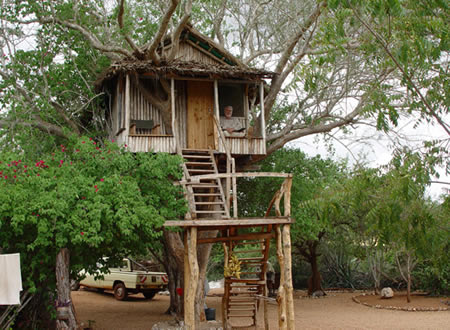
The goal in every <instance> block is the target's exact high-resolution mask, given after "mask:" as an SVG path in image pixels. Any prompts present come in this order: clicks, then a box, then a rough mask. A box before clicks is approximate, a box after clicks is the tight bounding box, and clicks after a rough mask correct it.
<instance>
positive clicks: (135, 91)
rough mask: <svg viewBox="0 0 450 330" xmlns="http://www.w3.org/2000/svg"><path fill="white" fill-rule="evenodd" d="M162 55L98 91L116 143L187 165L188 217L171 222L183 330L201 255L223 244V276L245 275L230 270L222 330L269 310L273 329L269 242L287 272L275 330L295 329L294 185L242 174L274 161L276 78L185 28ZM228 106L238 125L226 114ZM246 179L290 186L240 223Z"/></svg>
mask: <svg viewBox="0 0 450 330" xmlns="http://www.w3.org/2000/svg"><path fill="white" fill-rule="evenodd" d="M157 51H158V54H159V56H160V58H161V60H160V61H159V62H158V63H154V62H151V61H131V60H125V61H122V62H119V63H115V64H113V65H112V66H111V67H110V68H109V69H108V70H106V71H105V72H104V73H103V75H102V76H101V78H100V79H99V80H98V82H97V88H98V89H101V90H102V91H104V92H105V94H107V95H108V110H107V114H106V118H107V120H108V123H109V135H110V137H111V138H112V139H115V140H116V141H117V142H118V143H119V144H126V145H127V148H128V150H129V151H131V152H167V153H172V154H179V155H181V156H182V157H183V158H184V159H185V162H184V164H183V172H184V177H183V179H182V180H181V181H180V182H179V184H180V185H182V186H183V188H184V191H185V196H186V199H187V201H188V205H189V212H188V213H187V214H186V216H185V219H184V220H172V221H166V223H165V226H177V227H182V228H183V229H184V239H185V242H184V244H185V261H184V267H185V273H184V274H185V275H184V280H185V288H184V303H185V309H184V310H185V324H186V326H187V327H188V328H189V329H195V328H196V323H195V318H194V304H195V302H194V300H195V292H196V290H197V285H198V276H199V267H198V260H197V253H196V251H197V246H198V245H199V244H211V243H221V244H223V246H224V253H225V260H224V264H225V265H224V267H225V269H228V270H230V269H232V268H233V267H232V265H231V263H238V266H239V267H238V268H240V271H237V272H236V271H235V272H233V271H228V275H227V276H226V279H225V293H224V298H223V304H222V321H223V327H224V329H227V328H230V327H233V326H235V325H233V322H235V320H236V319H238V320H242V319H244V320H246V321H248V324H247V326H252V327H257V324H258V319H257V311H258V310H259V309H260V307H261V306H264V324H265V326H266V329H267V328H268V324H269V321H268V313H267V300H268V299H269V298H268V297H267V287H266V270H267V260H268V255H269V246H270V242H271V240H272V239H273V238H276V242H277V256H278V260H279V265H280V272H281V280H280V288H279V290H278V298H277V302H278V306H279V307H278V308H279V324H278V327H277V328H280V329H294V328H295V326H294V312H293V310H294V308H293V299H292V290H293V288H292V275H291V252H290V232H289V230H290V229H289V228H290V224H291V223H292V220H291V218H290V188H291V184H292V176H291V175H290V174H285V173H260V172H249V173H245V172H243V173H242V172H241V173H240V172H237V171H236V168H239V164H241V163H245V162H246V161H248V160H249V158H250V157H255V156H256V157H257V156H258V155H259V156H260V155H264V154H265V153H266V136H265V119H264V79H265V78H271V77H273V75H274V74H273V73H272V72H268V71H264V70H257V69H253V68H250V67H247V66H245V65H244V64H243V63H241V62H240V61H239V60H238V59H237V58H235V57H234V56H233V55H231V54H230V53H229V52H228V51H227V50H225V49H223V47H221V46H220V45H218V44H217V43H215V42H214V41H213V40H211V39H209V38H207V37H205V36H203V35H202V34H200V33H199V32H198V31H196V30H195V29H194V28H192V27H191V26H185V28H184V30H183V31H182V33H181V35H180V37H179V40H176V41H174V42H172V40H171V38H170V37H168V38H166V39H165V40H164V42H162V43H161V45H160V47H159V49H158V50H157ZM230 106H231V107H232V109H233V111H232V115H231V117H230V114H229V113H225V111H224V109H225V108H229V107H230ZM227 111H228V110H227ZM226 120H230V121H231V120H232V121H233V125H234V128H237V129H235V130H232V131H229V130H227V127H226V126H225V123H226ZM248 177H256V178H257V177H274V178H282V179H284V182H283V184H282V186H281V187H280V189H279V190H278V191H277V193H276V194H275V196H274V198H273V199H272V201H271V202H270V204H269V206H268V208H267V212H265V214H263V215H261V216H260V217H257V218H248V217H243V216H242V215H240V214H239V207H238V198H237V191H238V188H237V180H238V179H239V178H248ZM283 198H284V202H283V204H282V207H280V202H281V200H282V199H283ZM200 231H208V232H214V233H215V234H214V236H213V237H209V238H204V237H202V236H197V233H198V232H200ZM243 246H244V247H246V248H245V249H242V247H243ZM249 252H251V254H248V253H249ZM234 266H236V265H234ZM237 323H238V324H241V323H242V322H237Z"/></svg>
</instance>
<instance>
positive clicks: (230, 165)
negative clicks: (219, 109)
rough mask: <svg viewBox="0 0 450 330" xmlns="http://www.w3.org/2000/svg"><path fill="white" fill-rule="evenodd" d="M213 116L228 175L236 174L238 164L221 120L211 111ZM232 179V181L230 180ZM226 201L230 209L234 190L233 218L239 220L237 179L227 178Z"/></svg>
mask: <svg viewBox="0 0 450 330" xmlns="http://www.w3.org/2000/svg"><path fill="white" fill-rule="evenodd" d="M211 115H212V116H213V118H214V123H215V124H216V127H217V131H218V132H219V138H220V141H221V142H222V144H223V147H224V149H225V154H226V155H227V174H230V173H232V174H235V173H236V162H235V159H234V158H233V157H232V156H231V151H230V148H229V147H228V145H227V143H226V139H225V135H224V134H223V131H222V129H221V128H220V122H219V119H218V118H217V116H216V114H215V113H214V111H211ZM230 179H231V180H230ZM226 180H227V181H226V189H227V191H226V194H225V195H226V200H227V205H228V207H230V206H231V205H230V190H232V192H233V218H237V216H238V214H237V213H238V209H237V198H236V197H237V195H236V193H237V192H236V177H234V176H233V177H227V178H226ZM231 182H233V186H231Z"/></svg>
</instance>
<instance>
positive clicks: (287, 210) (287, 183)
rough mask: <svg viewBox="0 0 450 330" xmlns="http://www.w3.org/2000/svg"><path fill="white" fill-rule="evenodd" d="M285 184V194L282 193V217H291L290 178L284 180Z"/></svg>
mask: <svg viewBox="0 0 450 330" xmlns="http://www.w3.org/2000/svg"><path fill="white" fill-rule="evenodd" d="M284 182H285V192H284V216H285V217H290V216H291V188H292V177H290V178H286V180H285V181H284Z"/></svg>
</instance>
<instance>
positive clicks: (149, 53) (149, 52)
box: [143, 0, 179, 64]
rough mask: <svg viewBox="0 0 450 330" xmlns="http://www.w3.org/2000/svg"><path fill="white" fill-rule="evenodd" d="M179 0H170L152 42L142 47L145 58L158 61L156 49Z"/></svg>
mask: <svg viewBox="0 0 450 330" xmlns="http://www.w3.org/2000/svg"><path fill="white" fill-rule="evenodd" d="M178 3H179V0H171V4H170V6H169V8H167V10H166V12H165V14H164V17H163V20H162V21H161V23H160V24H159V30H158V32H157V33H156V35H155V38H154V39H153V41H152V43H151V44H150V45H149V46H145V47H144V49H143V52H144V53H145V56H146V58H147V59H148V58H150V59H151V60H152V61H154V62H155V63H156V64H158V63H159V61H160V57H159V55H158V54H157V53H156V49H157V47H158V45H159V43H160V42H161V40H162V38H163V37H164V35H165V34H166V32H167V29H168V26H169V22H170V19H171V17H172V15H173V13H174V12H175V9H177V6H178Z"/></svg>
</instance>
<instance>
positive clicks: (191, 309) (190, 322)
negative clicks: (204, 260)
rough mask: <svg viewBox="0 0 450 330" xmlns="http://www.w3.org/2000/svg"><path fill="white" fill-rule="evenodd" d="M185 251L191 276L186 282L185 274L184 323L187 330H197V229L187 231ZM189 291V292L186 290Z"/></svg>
mask: <svg viewBox="0 0 450 330" xmlns="http://www.w3.org/2000/svg"><path fill="white" fill-rule="evenodd" d="M185 244H186V245H187V246H186V245H185V251H186V250H187V260H186V253H185V263H186V261H187V263H188V264H189V266H188V267H189V269H188V270H189V271H188V273H189V276H188V281H189V282H187V281H186V274H185V281H184V288H185V291H186V292H184V294H185V298H184V301H185V305H184V323H185V325H186V327H187V329H190V330H195V329H196V323H195V296H196V292H197V286H198V275H199V268H198V261H197V228H195V227H193V228H189V229H188V230H187V235H186V239H185ZM186 289H187V290H186Z"/></svg>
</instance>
